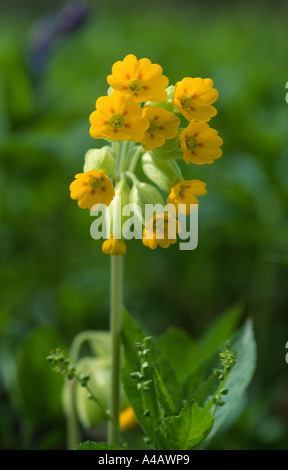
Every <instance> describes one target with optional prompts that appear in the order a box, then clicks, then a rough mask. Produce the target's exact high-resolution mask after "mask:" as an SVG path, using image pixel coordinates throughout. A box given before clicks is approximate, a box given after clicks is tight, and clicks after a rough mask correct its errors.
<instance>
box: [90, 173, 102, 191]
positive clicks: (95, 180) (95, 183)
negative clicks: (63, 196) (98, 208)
mask: <svg viewBox="0 0 288 470" xmlns="http://www.w3.org/2000/svg"><path fill="white" fill-rule="evenodd" d="M102 185H103V181H101V180H100V179H99V178H97V176H92V177H91V178H90V180H89V186H91V188H93V189H98V188H101V186H102Z"/></svg>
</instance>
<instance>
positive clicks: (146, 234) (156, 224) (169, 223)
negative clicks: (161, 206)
mask: <svg viewBox="0 0 288 470" xmlns="http://www.w3.org/2000/svg"><path fill="white" fill-rule="evenodd" d="M179 231H180V229H179V224H178V221H177V219H175V217H173V216H172V215H171V214H169V213H167V212H165V213H164V214H163V213H160V214H155V215H154V216H153V217H152V219H151V220H150V221H149V222H148V223H147V224H146V226H145V228H144V229H143V244H144V245H145V246H148V247H149V248H151V249H152V250H155V249H156V248H157V246H158V245H159V246H160V247H161V248H168V247H169V246H170V245H173V244H174V243H176V241H177V235H176V234H177V233H179Z"/></svg>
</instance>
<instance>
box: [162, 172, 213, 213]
mask: <svg viewBox="0 0 288 470" xmlns="http://www.w3.org/2000/svg"><path fill="white" fill-rule="evenodd" d="M204 194H207V190H206V184H205V183H203V181H200V180H187V181H179V183H177V184H175V186H173V187H172V188H171V191H170V194H169V196H168V199H167V204H174V205H175V207H176V211H177V213H178V205H179V204H183V205H184V204H185V205H186V207H185V210H184V212H185V213H186V215H189V214H190V204H198V199H197V197H196V196H204ZM181 209H182V208H181ZM183 209H184V208H183Z"/></svg>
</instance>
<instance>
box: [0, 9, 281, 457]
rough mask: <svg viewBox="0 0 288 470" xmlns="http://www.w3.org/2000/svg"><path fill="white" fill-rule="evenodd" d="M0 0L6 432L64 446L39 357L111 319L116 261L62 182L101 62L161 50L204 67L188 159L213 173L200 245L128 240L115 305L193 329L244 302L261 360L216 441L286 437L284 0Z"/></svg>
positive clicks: (190, 67) (1, 423)
mask: <svg viewBox="0 0 288 470" xmlns="http://www.w3.org/2000/svg"><path fill="white" fill-rule="evenodd" d="M252 3H253V5H251V4H252ZM1 5H2V6H1V15H0V16H1V19H0V154H1V166H0V195H1V206H0V207H1V222H0V235H1V245H0V250H1V251H0V253H1V267H0V276H1V282H0V335H1V344H0V448H1V449H7V450H10V449H43V450H44V449H63V448H65V446H66V423H65V419H64V416H63V413H62V407H61V388H62V384H63V381H62V378H61V377H59V376H57V375H56V374H55V373H54V372H53V371H51V367H50V365H49V364H48V363H47V361H46V359H45V358H46V356H47V354H48V353H49V351H50V349H51V348H55V347H58V346H59V347H63V348H64V349H65V350H67V349H68V348H69V346H70V344H71V341H72V340H73V338H74V337H75V335H76V334H77V333H79V332H80V331H82V330H86V329H95V330H98V329H107V328H108V309H109V261H110V260H109V257H108V256H107V255H104V254H102V252H101V243H99V242H96V241H95V240H93V239H92V238H91V237H90V224H91V223H92V219H91V217H90V215H89V211H88V212H87V211H83V210H80V209H79V208H78V206H77V204H76V203H75V201H72V200H71V199H70V196H69V184H70V182H71V181H72V180H73V178H74V175H75V174H76V173H78V172H81V171H82V168H83V159H84V154H85V152H86V151H87V150H88V149H89V148H92V147H96V146H101V145H102V142H101V141H94V140H93V139H92V138H91V137H90V136H89V132H88V129H89V122H88V117H89V114H90V113H91V111H92V110H93V109H94V104H95V100H96V99H97V97H98V96H100V95H102V94H105V93H106V90H107V83H106V76H107V75H108V74H109V73H110V71H111V66H112V64H113V63H114V62H115V61H116V60H122V59H123V58H124V56H125V55H126V54H128V53H134V54H135V55H136V56H137V57H138V58H141V57H148V58H150V59H151V60H152V62H155V63H159V64H161V65H162V67H163V69H164V74H165V75H166V76H168V77H169V79H170V84H173V83H175V82H176V81H177V80H181V79H182V78H184V77H185V76H192V77H195V76H200V77H211V78H212V79H213V80H214V84H215V87H216V88H217V89H218V90H219V100H218V102H217V109H218V115H217V116H216V117H215V118H213V120H212V121H213V124H212V121H211V125H212V127H214V128H216V129H217V130H218V131H219V134H220V136H221V137H222V138H223V139H224V145H223V152H224V154H223V157H222V158H221V159H220V160H217V161H216V162H215V163H214V164H213V165H206V166H199V167H198V166H196V165H195V166H192V165H191V166H190V167H188V166H185V165H182V167H183V172H184V174H185V176H186V177H187V178H199V179H201V180H203V181H205V182H206V183H207V188H208V194H207V196H205V197H203V198H201V203H200V210H199V245H198V247H197V249H196V250H195V251H189V252H187V251H180V250H179V248H178V245H177V246H172V247H171V248H169V250H161V249H157V250H156V251H155V252H154V251H151V250H149V249H148V248H145V247H144V246H143V245H142V243H141V242H139V241H132V242H130V243H129V244H128V251H127V255H126V257H125V277H126V281H125V282H126V283H125V304H126V307H127V308H128V310H129V311H130V313H131V314H132V315H133V316H134V317H135V318H136V319H140V321H141V322H142V324H143V325H145V327H147V329H148V330H149V329H150V331H151V333H153V334H155V335H157V334H160V333H162V332H163V331H165V329H166V328H167V327H169V326H171V325H179V326H181V327H183V328H185V329H186V330H187V331H188V332H189V333H190V334H192V335H193V336H195V337H197V336H198V335H199V334H200V333H201V332H203V331H205V329H206V327H207V326H208V325H210V323H211V322H212V321H213V320H214V319H216V318H217V317H218V316H219V315H220V314H221V313H222V312H223V311H224V310H226V309H227V308H230V307H231V306H233V305H235V304H241V305H243V308H244V318H245V317H252V318H253V321H254V327H255V336H256V341H257V346H258V366H257V371H256V374H255V376H254V379H253V382H252V384H251V387H250V389H249V394H248V396H247V403H246V407H245V408H244V409H243V412H242V413H241V414H240V416H239V418H238V419H237V421H236V422H235V424H234V425H233V427H232V429H230V430H229V432H226V433H225V432H224V433H223V435H221V436H220V437H219V439H216V440H214V442H213V443H212V448H216V449H287V447H288V428H287V425H288V364H286V362H285V355H286V353H287V352H288V350H287V349H285V346H286V342H287V341H288V321H287V280H288V277H287V261H288V251H287V239H288V223H287V217H286V215H287V202H288V198H287V195H288V187H287V175H288V160H287V124H288V122H287V111H288V104H287V103H286V101H285V95H286V93H287V92H288V90H286V89H285V86H286V82H287V81H288V67H287V63H288V54H287V49H288V47H287V14H288V8H287V3H286V4H285V2H283V3H282V2H281V1H278V2H277V7H276V6H275V3H274V2H271V3H269V2H264V1H261V2H258V1H255V2H244V1H242V2H228V1H227V2H225V1H223V2H222V1H219V2H200V1H188V0H187V1H186V2H185V1H181V0H179V1H177V2H176V1H175V2H173V1H167V2H161V1H159V2H155V1H154V2H152V1H150V0H147V1H146V2H132V1H127V0H124V1H122V2H116V1H115V2H113V1H106V2H104V1H103V0H102V1H95V2H92V1H90V2H86V3H81V2H80V1H79V2H76V1H75V2H74V3H71V2H70V3H69V2H68V3H66V2H64V1H49V2H48V1H42V2H33V1H25V2H21V1H20V0H18V1H17V0H10V1H8V0H6V1H2V3H1ZM139 171H141V169H139ZM139 174H140V173H139Z"/></svg>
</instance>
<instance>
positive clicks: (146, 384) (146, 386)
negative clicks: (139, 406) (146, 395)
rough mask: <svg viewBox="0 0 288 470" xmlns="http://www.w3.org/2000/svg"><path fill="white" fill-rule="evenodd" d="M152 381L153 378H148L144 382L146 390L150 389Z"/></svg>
mask: <svg viewBox="0 0 288 470" xmlns="http://www.w3.org/2000/svg"><path fill="white" fill-rule="evenodd" d="M151 383H152V380H146V382H143V390H144V391H145V392H147V391H149V390H150V384H151Z"/></svg>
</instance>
